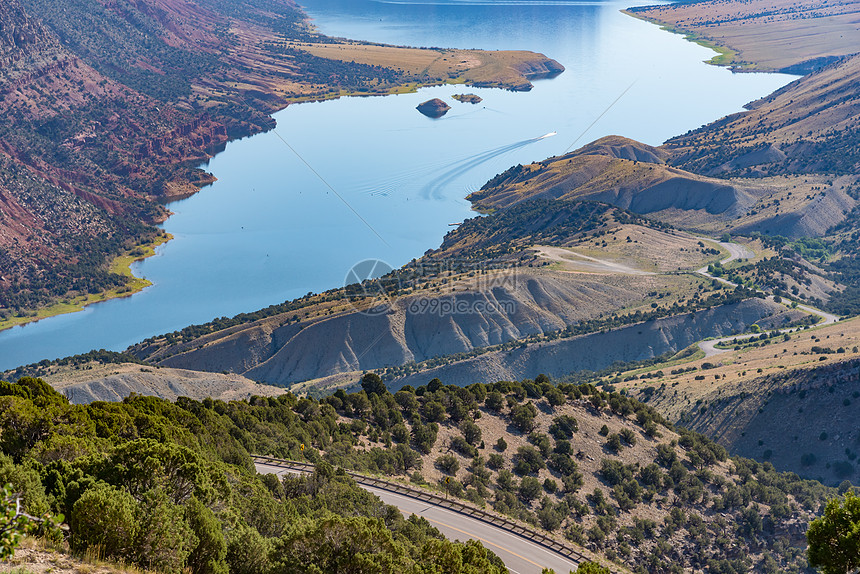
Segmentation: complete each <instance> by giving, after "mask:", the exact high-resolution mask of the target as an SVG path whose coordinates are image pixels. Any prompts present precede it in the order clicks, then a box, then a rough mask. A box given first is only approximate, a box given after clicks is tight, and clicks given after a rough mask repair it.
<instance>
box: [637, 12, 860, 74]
mask: <svg viewBox="0 0 860 574" xmlns="http://www.w3.org/2000/svg"><path fill="white" fill-rule="evenodd" d="M628 12H629V13H631V14H633V15H635V16H638V17H642V18H646V19H649V20H653V21H656V22H658V23H661V24H664V25H667V26H668V27H669V28H670V29H671V30H673V31H678V32H682V33H686V34H690V35H691V36H692V38H693V39H695V40H697V41H702V42H703V43H705V44H706V45H717V46H721V47H728V50H723V54H722V55H721V56H718V57H716V58H714V61H715V63H719V64H722V65H731V66H733V67H736V68H741V69H755V70H784V69H785V70H786V71H789V72H791V73H800V74H805V73H808V72H809V71H811V70H813V69H815V68H817V67H820V66H821V65H823V64H826V63H827V62H828V61H829V60H831V59H833V58H836V57H839V56H845V55H848V54H855V53H857V52H858V51H860V48H858V45H857V44H858V42H860V2H858V1H857V0H743V1H741V0H718V1H710V2H708V1H705V2H679V3H674V4H666V5H660V6H643V7H637V8H630V9H628Z"/></svg>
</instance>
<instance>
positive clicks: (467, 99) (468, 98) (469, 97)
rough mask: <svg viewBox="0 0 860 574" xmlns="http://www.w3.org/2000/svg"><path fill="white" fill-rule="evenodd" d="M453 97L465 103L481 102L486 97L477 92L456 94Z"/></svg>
mask: <svg viewBox="0 0 860 574" xmlns="http://www.w3.org/2000/svg"><path fill="white" fill-rule="evenodd" d="M451 97H452V98H454V99H455V100H457V101H458V102H463V103H464V104H467V103H468V104H479V103H481V102H483V101H484V98H482V97H481V96H477V95H475V94H454V95H453V96H451Z"/></svg>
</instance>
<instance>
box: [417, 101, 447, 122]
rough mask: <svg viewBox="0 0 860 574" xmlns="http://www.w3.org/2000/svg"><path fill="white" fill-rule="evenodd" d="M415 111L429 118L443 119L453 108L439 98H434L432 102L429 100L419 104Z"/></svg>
mask: <svg viewBox="0 0 860 574" xmlns="http://www.w3.org/2000/svg"><path fill="white" fill-rule="evenodd" d="M415 109H416V110H418V111H419V112H421V113H422V114H424V115H425V116H427V117H428V118H441V117H442V116H444V115H445V114H446V113H447V112H448V110H450V109H451V106H449V105H448V104H446V103H445V102H443V101H442V100H440V99H439V98H433V99H432V100H427V101H426V102H424V103H421V104H418V106H417V107H416V108H415Z"/></svg>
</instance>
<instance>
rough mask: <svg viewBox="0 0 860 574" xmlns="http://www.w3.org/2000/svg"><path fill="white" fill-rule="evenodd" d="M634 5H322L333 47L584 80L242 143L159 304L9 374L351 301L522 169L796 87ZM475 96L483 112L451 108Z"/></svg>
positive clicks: (126, 314)
mask: <svg viewBox="0 0 860 574" xmlns="http://www.w3.org/2000/svg"><path fill="white" fill-rule="evenodd" d="M628 5H629V3H625V2H621V3H619V2H613V1H606V2H573V1H566V0H555V1H534V2H532V1H524V0H499V1H496V0H480V1H468V0H449V1H412V0H398V1H378V0H305V1H304V2H303V6H304V7H305V9H306V10H307V12H308V14H309V15H310V16H311V17H312V18H313V20H314V23H315V24H316V26H317V27H318V28H319V29H320V30H321V31H322V32H324V33H326V34H329V35H333V36H342V37H349V38H355V39H361V40H371V41H376V42H385V43H391V44H397V45H411V46H446V47H458V48H482V49H488V50H496V49H525V50H532V51H536V52H541V53H544V54H546V55H547V56H549V57H551V58H554V59H556V60H558V61H559V62H561V63H562V64H563V65H564V66H565V68H566V71H565V72H564V73H563V74H561V75H560V76H558V77H556V78H553V79H546V80H540V81H537V82H535V87H534V89H533V90H532V91H530V92H509V91H504V90H495V89H472V88H464V87H463V86H440V87H433V88H426V89H422V90H420V91H419V92H418V93H414V94H405V95H397V96H387V97H363V98H359V97H356V98H342V99H339V100H334V101H327V102H322V103H308V104H300V105H293V106H289V107H288V108H286V109H285V110H283V111H281V112H279V113H277V114H276V115H275V118H276V120H277V123H278V127H277V128H276V130H274V131H273V132H268V133H265V134H259V135H256V136H253V137H250V138H246V139H243V140H239V141H234V142H232V143H230V144H228V145H227V148H226V150H225V151H223V152H222V153H220V154H219V155H217V156H216V157H214V158H213V159H212V160H211V161H210V162H209V163H208V166H206V169H208V170H209V171H211V172H212V173H213V174H214V175H215V176H216V177H217V178H218V181H217V182H216V183H215V184H214V185H212V186H210V187H207V188H205V189H203V190H202V191H201V192H200V193H198V194H196V195H194V196H192V197H190V198H188V199H185V200H182V201H178V202H175V203H172V204H171V205H170V206H169V208H170V209H171V211H172V212H173V215H172V216H171V217H170V218H169V219H168V220H167V221H166V222H165V223H164V225H163V227H164V229H165V230H166V231H168V232H170V233H171V234H173V235H174V236H175V239H174V240H173V241H171V242H169V243H168V244H166V245H164V246H163V247H161V248H159V250H158V253H157V255H156V256H155V257H152V258H150V259H147V260H145V261H143V262H140V263H137V264H135V265H134V266H133V271H134V273H135V274H136V275H138V276H143V277H146V278H147V279H149V280H150V281H152V282H153V286H152V287H149V288H148V289H146V290H144V291H143V292H141V293H139V294H137V295H134V296H133V297H129V298H126V299H117V300H111V301H107V302H104V303H99V304H96V305H92V306H90V307H88V308H86V309H85V310H83V311H81V312H78V313H72V314H68V315H63V316H59V317H54V318H50V319H46V320H43V321H39V322H37V323H32V324H29V325H26V326H23V327H16V328H13V329H9V330H7V331H4V332H2V333H0V369H8V368H14V367H16V366H18V365H22V364H28V363H32V362H36V361H39V360H42V359H53V358H57V357H63V356H68V355H72V354H77V353H83V352H86V351H89V350H91V349H99V348H105V349H112V350H122V349H124V348H126V347H127V346H129V345H131V344H133V343H136V342H138V341H140V340H142V339H144V338H147V337H150V336H153V335H157V334H161V333H166V332H170V331H173V330H176V329H180V328H182V327H184V326H187V325H189V324H193V323H202V322H206V321H209V320H211V319H213V318H215V317H221V316H232V315H234V314H236V313H240V312H246V311H254V310H257V309H259V308H262V307H265V306H267V305H271V304H274V303H280V302H283V301H285V300H289V299H294V298H296V297H300V296H302V295H304V294H306V293H308V292H311V291H313V292H318V291H323V290H326V289H331V288H334V287H339V286H341V285H342V284H343V282H344V279H345V277H346V276H347V274H348V272H349V270H350V269H351V268H352V266H353V265H355V264H356V263H357V262H360V261H363V260H366V259H373V258H375V259H380V260H383V261H385V262H387V263H389V264H390V265H392V266H395V267H396V266H399V265H402V264H404V263H406V262H408V261H409V260H411V259H413V258H416V257H420V256H421V254H422V253H424V252H425V251H426V250H427V249H430V248H435V247H437V246H438V245H439V244H440V242H441V240H442V237H443V236H444V235H445V233H447V232H448V230H449V229H450V227H449V223H454V222H459V221H462V220H463V219H464V218H468V217H472V216H474V213H473V212H471V210H470V205H469V203H468V202H467V201H466V200H465V199H464V197H465V196H466V195H467V194H468V193H470V192H471V191H474V190H476V189H478V188H480V186H481V185H482V184H483V183H484V182H486V181H487V180H488V179H489V178H491V177H492V176H494V175H495V174H497V173H499V172H501V171H504V170H505V169H507V168H508V167H510V166H512V165H515V164H517V163H526V162H531V161H535V160H540V159H543V158H546V157H549V156H553V155H558V154H561V153H563V152H564V151H565V150H566V149H568V148H569V147H571V146H574V147H578V146H580V145H583V144H585V143H588V142H589V141H592V140H594V139H596V138H598V137H601V136H604V135H607V134H620V135H624V136H627V137H631V138H634V139H638V140H640V141H643V142H646V143H649V144H653V145H657V144H660V143H661V142H663V141H664V140H666V139H667V138H669V137H671V136H673V135H677V134H681V133H684V132H686V131H688V130H690V129H694V128H696V127H699V126H701V125H702V124H704V123H707V122H710V121H713V120H715V119H717V118H719V117H721V116H723V115H726V114H729V113H733V112H736V111H739V110H741V109H742V107H743V105H744V104H746V103H747V102H750V101H752V100H755V99H757V98H760V97H762V96H764V95H767V94H769V93H770V92H772V91H774V90H776V89H777V88H779V87H781V86H783V85H784V84H786V83H788V82H789V81H791V80H792V79H793V77H792V76H787V75H782V74H733V73H731V72H730V71H728V70H726V69H722V68H718V67H714V66H710V65H707V64H706V63H704V61H705V60H707V59H709V58H710V57H711V56H713V55H714V53H713V52H712V51H711V50H708V49H706V48H703V47H701V46H698V45H695V44H693V43H690V42H688V41H685V40H684V39H683V38H682V37H681V36H678V35H674V34H671V33H668V32H665V31H662V30H660V28H659V27H657V26H654V25H652V24H649V23H646V22H643V21H640V20H637V19H635V18H632V17H630V16H627V15H625V14H623V13H621V12H620V10H622V9H623V8H625V7H626V6H628ZM463 92H466V93H475V94H478V95H480V96H481V97H482V98H483V102H481V103H480V104H478V105H472V104H467V103H459V102H456V101H454V100H452V99H451V95H453V94H457V93H463ZM621 94H624V95H623V96H622V97H621V98H620V99H619V100H618V101H617V103H615V104H614V105H612V106H610V104H612V102H613V101H614V100H616V98H618V97H619V96H620V95H621ZM434 97H436V98H442V99H444V100H446V101H448V102H449V104H450V105H451V106H452V109H451V111H450V112H448V114H447V115H445V116H444V117H443V118H441V119H438V120H432V119H429V118H426V117H424V116H422V115H421V114H420V113H418V112H417V111H416V110H415V106H417V105H418V104H419V103H420V102H423V101H425V100H427V99H430V98H434ZM598 118H599V119H598ZM595 120H598V121H596V122H595ZM592 124H593V125H592ZM550 132H557V135H556V136H554V137H549V138H544V139H537V138H539V136H542V135H544V134H547V133H550Z"/></svg>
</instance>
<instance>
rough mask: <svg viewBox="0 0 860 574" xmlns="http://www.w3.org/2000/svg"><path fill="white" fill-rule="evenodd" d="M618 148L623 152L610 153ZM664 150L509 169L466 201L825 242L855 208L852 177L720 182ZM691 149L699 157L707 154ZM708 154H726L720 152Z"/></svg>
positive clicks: (630, 146)
mask: <svg viewBox="0 0 860 574" xmlns="http://www.w3.org/2000/svg"><path fill="white" fill-rule="evenodd" d="M619 140H623V141H624V142H625V143H624V146H623V147H621V146H618V145H615V144H617V143H618V142H619ZM670 149H672V148H671V145H668V144H667V146H664V148H660V149H658V148H653V147H651V146H647V145H645V144H641V143H638V142H634V141H632V140H625V139H624V138H618V137H617V136H610V137H607V138H602V139H600V140H597V141H596V142H593V143H592V144H589V145H587V146H585V147H583V148H581V149H579V150H576V151H574V152H572V153H570V154H568V155H565V156H561V157H554V158H549V159H547V160H544V161H541V162H538V163H533V164H529V165H526V166H516V167H514V168H511V169H509V170H508V171H506V172H504V173H502V174H499V175H497V176H496V177H495V178H493V179H492V180H490V181H489V182H487V184H486V185H484V187H482V188H481V189H480V190H479V191H477V192H475V193H472V194H471V195H470V196H469V197H468V199H469V200H470V201H472V202H473V204H474V205H475V207H476V208H477V209H482V210H490V209H504V208H508V207H510V206H512V205H517V204H519V203H520V202H522V201H525V200H528V199H534V198H550V199H563V200H580V201H583V200H584V201H601V202H606V203H610V204H612V205H616V206H619V207H622V208H624V209H629V210H630V211H633V212H635V213H640V214H644V215H648V216H649V217H650V218H653V219H657V220H659V221H664V222H666V223H670V224H672V225H676V226H678V227H682V228H686V229H691V230H695V231H697V232H700V233H707V234H712V235H718V234H721V233H723V232H726V231H728V232H731V233H741V234H744V233H745V234H749V233H751V232H754V231H758V232H762V233H768V234H775V235H784V236H787V237H803V236H819V235H823V234H824V233H825V232H826V231H827V230H828V229H829V228H830V227H832V226H834V225H837V224H838V223H840V222H841V221H843V220H844V219H845V216H846V214H847V213H848V212H850V211H851V210H852V209H853V208H854V206H855V205H856V203H857V200H856V199H855V198H854V197H853V195H856V193H855V192H854V191H853V188H854V185H855V182H856V181H857V178H856V176H842V177H840V178H834V177H832V176H811V177H810V176H807V177H803V178H800V177H797V176H791V177H784V176H780V177H769V178H761V177H760V178H754V179H753V178H732V179H718V178H715V177H708V176H702V175H697V174H695V173H692V172H690V171H685V170H683V169H679V168H676V167H672V166H669V165H666V164H664V163H662V162H661V158H664V157H667V156H668V154H667V150H670ZM696 149H699V150H700V153H703V154H704V153H706V152H705V151H704V150H705V149H707V148H696ZM619 150H621V151H619ZM714 150H716V151H715V153H724V152H725V153H729V152H728V151H726V150H727V148H724V147H721V146H720V145H718V144H715V145H714ZM619 156H620V157H619ZM625 157H631V158H641V159H626V158H625ZM669 161H675V159H674V157H670V160H669ZM679 161H680V160H679Z"/></svg>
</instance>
